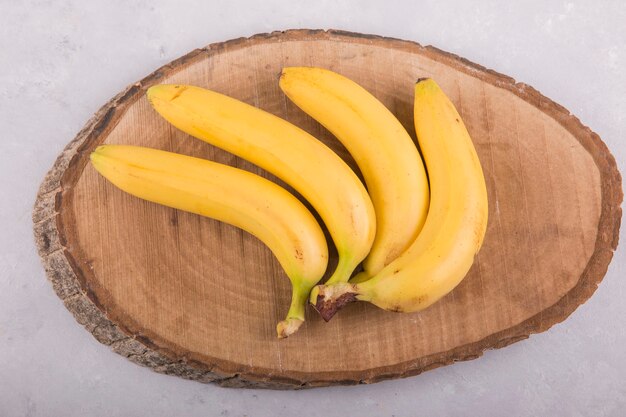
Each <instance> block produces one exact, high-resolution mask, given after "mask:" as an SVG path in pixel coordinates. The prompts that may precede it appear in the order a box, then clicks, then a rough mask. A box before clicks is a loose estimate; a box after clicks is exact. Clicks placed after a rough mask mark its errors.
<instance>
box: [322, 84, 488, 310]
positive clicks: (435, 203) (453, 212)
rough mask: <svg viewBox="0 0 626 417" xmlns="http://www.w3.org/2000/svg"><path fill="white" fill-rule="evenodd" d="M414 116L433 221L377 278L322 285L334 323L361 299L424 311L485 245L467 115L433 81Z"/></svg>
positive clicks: (483, 195)
mask: <svg viewBox="0 0 626 417" xmlns="http://www.w3.org/2000/svg"><path fill="white" fill-rule="evenodd" d="M414 116H415V129H416V132H417V137H418V140H419V143H420V147H421V149H422V153H423V155H424V159H425V161H426V168H427V170H428V176H429V180H430V190H431V198H430V209H429V212H428V216H427V217H426V223H425V224H424V227H423V229H422V231H421V233H420V234H419V236H418V237H417V239H416V240H415V241H414V242H413V243H412V244H411V246H410V247H409V248H408V249H407V250H406V252H404V253H403V254H402V255H401V256H400V257H399V258H397V259H396V260H395V261H393V262H391V263H390V264H389V265H387V266H386V267H385V268H384V269H383V270H382V271H380V272H379V273H378V274H376V275H375V276H374V277H372V278H370V279H369V280H367V281H365V282H362V283H358V284H351V283H344V284H336V285H331V286H317V287H315V288H314V289H313V291H312V292H311V298H312V299H316V300H317V303H318V306H317V308H318V310H320V312H321V313H322V316H323V317H324V318H325V319H326V320H328V319H330V317H332V315H333V314H334V313H335V312H336V311H337V309H338V308H340V307H341V306H342V305H343V304H345V303H347V302H349V301H354V300H363V301H369V302H371V303H373V304H375V305H377V306H378V307H381V308H383V309H386V310H391V311H400V312H411V311H418V310H422V309H424V308H426V307H428V306H430V305H431V304H433V303H434V302H436V301H437V300H439V299H440V298H441V297H443V296H444V295H446V294H447V293H448V292H450V291H452V289H453V288H454V287H456V286H457V285H458V284H459V282H461V280H462V279H463V278H464V277H465V275H466V274H467V272H468V270H469V269H470V267H471V266H472V263H473V261H474V256H475V255H476V253H477V252H478V250H479V249H480V246H481V245H482V242H483V238H484V235H485V231H486V227H487V215H488V210H487V189H486V186H485V179H484V177H483V172H482V169H481V166H480V161H479V160H478V156H477V155H476V150H475V149H474V145H473V143H472V140H471V138H470V136H469V134H468V133H467V130H466V128H465V125H464V124H463V122H462V121H461V117H460V116H459V114H458V113H457V111H456V109H455V108H454V105H453V104H452V102H451V101H450V100H449V99H448V98H447V97H446V95H445V94H444V93H443V91H441V89H440V88H439V86H438V85H437V84H436V83H435V82H434V81H433V80H431V79H423V80H419V81H418V82H417V84H416V85H415V108H414Z"/></svg>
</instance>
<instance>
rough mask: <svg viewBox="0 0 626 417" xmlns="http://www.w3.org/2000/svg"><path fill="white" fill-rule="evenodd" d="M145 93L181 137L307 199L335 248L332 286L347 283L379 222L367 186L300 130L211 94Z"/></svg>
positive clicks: (166, 88) (161, 88)
mask: <svg viewBox="0 0 626 417" xmlns="http://www.w3.org/2000/svg"><path fill="white" fill-rule="evenodd" d="M147 94H148V99H149V100H150V102H151V103H152V106H153V107H154V108H155V109H156V111H157V112H158V113H159V114H160V115H161V116H163V117H164V118H165V119H166V120H167V121H169V122H170V123H172V124H173V125H174V126H176V127H177V128H179V129H180V130H182V131H184V132H186V133H188V134H190V135H192V136H195V137H196V138H198V139H201V140H203V141H205V142H208V143H210V144H212V145H215V146H217V147H220V148H222V149H224V150H226V151H228V152H231V153H233V154H235V155H237V156H240V157H241V158H244V159H246V160H248V161H250V162H252V163H253V164H255V165H258V166H259V167H261V168H263V169H265V170H266V171H268V172H271V173H272V174H274V175H276V176H277V177H278V178H280V179H282V180H283V181H285V182H286V183H287V184H289V185H291V186H292V187H293V188H294V189H295V190H296V191H297V192H299V193H300V194H301V195H302V196H303V197H304V198H305V199H307V200H308V201H309V202H310V203H311V205H312V206H313V208H315V210H316V211H317V212H318V214H319V215H320V217H321V218H322V220H323V222H324V223H325V224H326V227H327V228H328V231H329V232H330V235H331V237H332V240H333V242H334V243H335V246H336V247H337V252H338V255H339V261H338V265H337V268H336V269H335V271H334V273H333V275H332V276H331V278H330V279H331V280H333V281H347V280H348V279H349V278H350V275H351V274H352V272H353V271H354V269H355V268H356V267H357V265H358V264H359V263H360V262H361V261H362V260H363V259H364V258H365V257H366V256H367V254H368V252H369V250H370V248H371V246H372V242H373V240H374V235H375V232H376V219H375V215H374V208H373V206H372V201H371V200H370V198H369V196H368V194H367V191H366V190H365V187H364V186H363V184H361V181H360V180H359V178H358V177H357V176H356V174H355V173H354V172H353V171H352V170H351V169H350V167H349V166H348V165H347V164H346V163H345V162H344V161H342V160H341V158H339V156H337V154H335V153H334V152H333V151H332V150H331V149H330V148H328V147H327V146H326V145H324V144H323V143H322V142H320V141H319V140H317V139H315V138H314V137H313V136H311V135H310V134H308V133H306V132H305V131H304V130H302V129H300V128H298V127H297V126H294V125H293V124H291V123H289V122H287V121H285V120H283V119H281V118H279V117H276V116H274V115H272V114H270V113H267V112H265V111H263V110H261V109H258V108H256V107H253V106H250V105H248V104H246V103H243V102H241V101H239V100H236V99H234V98H231V97H228V96H225V95H223V94H219V93H216V92H214V91H210V90H205V89H203V88H199V87H193V86H185V85H157V86H154V87H151V88H150V89H149V90H148V93H147Z"/></svg>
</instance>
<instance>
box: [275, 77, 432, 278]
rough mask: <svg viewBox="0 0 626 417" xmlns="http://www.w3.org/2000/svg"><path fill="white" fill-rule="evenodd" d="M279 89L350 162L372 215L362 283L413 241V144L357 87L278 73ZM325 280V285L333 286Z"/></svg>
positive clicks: (416, 191) (419, 191) (417, 168)
mask: <svg viewBox="0 0 626 417" xmlns="http://www.w3.org/2000/svg"><path fill="white" fill-rule="evenodd" d="M280 88H281V89H282V90H283V92H284V93H285V94H286V95H287V97H289V98H290V99H291V101H293V102H294V103H295V104H296V105H297V106H298V107H300V108H301V109H302V110H303V111H304V112H305V113H307V114H309V115H310V116H311V117H313V118H314V119H315V120H317V121H318V122H320V123H321V124H322V125H323V126H324V127H326V128H327V129H328V130H329V131H330V132H331V133H332V134H333V135H335V136H336V137H337V139H339V141H340V142H341V143H343V145H344V146H345V147H346V148H347V149H348V151H349V152H350V154H352V156H353V157H354V160H355V161H356V163H357V165H358V166H359V169H360V170H361V173H362V174H363V177H364V179H365V183H366V184H367V189H368V192H369V194H370V197H371V198H372V203H373V204H374V210H375V212H376V238H375V239H374V243H373V245H372V249H371V251H370V253H369V255H367V257H366V258H365V260H364V261H363V269H364V272H362V273H361V274H358V275H357V276H356V277H355V278H353V279H352V280H351V282H359V281H364V280H366V279H367V278H369V277H371V276H373V275H375V274H376V273H377V272H379V271H380V270H381V269H383V267H385V266H386V265H388V264H389V263H390V262H391V261H393V260H394V259H396V258H397V257H398V256H400V254H401V253H402V252H404V251H405V250H406V249H407V248H408V247H409V245H410V244H411V243H412V242H413V241H414V240H415V238H416V237H417V235H418V233H419V232H420V230H421V229H422V226H423V225H424V221H425V220H426V214H427V212H428V198H429V195H428V179H427V177H426V171H425V170H424V165H423V163H422V158H421V157H420V154H419V152H418V150H417V148H416V146H415V144H414V143H413V140H412V139H411V137H410V136H409V134H408V133H407V131H406V130H405V129H404V127H403V126H402V124H401V123H400V122H399V121H398V119H396V117H395V116H394V115H393V114H392V113H391V112H390V111H389V110H388V109H387V108H386V107H385V106H384V105H383V104H382V103H381V102H380V101H378V100H377V99H376V97H374V96H373V95H372V94H370V93H369V92H368V91H367V90H365V89H364V88H363V87H361V86H360V85H358V84H357V83H355V82H354V81H352V80H350V79H348V78H346V77H344V76H342V75H339V74H337V73H335V72H332V71H329V70H325V69H322V68H311V67H291V68H283V71H282V74H281V76H280ZM334 282H335V281H334V280H329V281H327V282H326V284H332V283H334Z"/></svg>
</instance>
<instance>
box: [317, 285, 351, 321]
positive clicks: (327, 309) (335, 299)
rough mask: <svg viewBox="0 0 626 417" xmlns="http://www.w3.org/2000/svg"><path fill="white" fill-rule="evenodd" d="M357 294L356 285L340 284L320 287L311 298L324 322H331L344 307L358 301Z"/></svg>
mask: <svg viewBox="0 0 626 417" xmlns="http://www.w3.org/2000/svg"><path fill="white" fill-rule="evenodd" d="M357 294H358V287H357V286H356V285H355V284H350V283H339V284H333V285H318V286H317V287H315V288H314V289H313V291H312V292H311V298H312V304H313V307H314V308H315V310H317V312H318V313H319V314H320V316H322V318H323V319H324V321H329V320H330V319H331V318H333V316H334V315H335V314H336V313H337V311H339V310H341V309H342V308H343V306H345V305H346V304H349V303H351V302H353V301H357ZM313 298H314V300H313ZM313 301H314V302H313Z"/></svg>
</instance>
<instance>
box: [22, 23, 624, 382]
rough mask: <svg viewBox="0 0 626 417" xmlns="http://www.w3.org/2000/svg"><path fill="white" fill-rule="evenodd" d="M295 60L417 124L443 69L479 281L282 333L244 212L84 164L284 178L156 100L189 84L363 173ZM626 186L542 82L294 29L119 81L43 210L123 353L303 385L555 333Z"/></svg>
mask: <svg viewBox="0 0 626 417" xmlns="http://www.w3.org/2000/svg"><path fill="white" fill-rule="evenodd" d="M287 65H316V66H321V67H325V68H329V69H332V70H335V71H337V72H340V73H342V74H344V75H346V76H348V77H350V78H352V79H354V80H355V81H357V82H359V83H360V84H361V85H363V86H364V87H365V88H367V89H368V90H369V91H371V92H372V93H373V94H374V95H376V96H377V97H378V98H379V99H380V100H381V101H382V102H383V103H384V104H385V105H387V106H388V107H389V108H390V109H391V110H392V111H393V112H394V113H395V114H396V115H397V116H398V118H399V119H400V121H401V122H402V123H403V125H404V126H405V127H406V128H407V130H408V131H409V132H410V133H411V135H412V136H414V129H413V127H412V92H413V83H414V81H415V80H416V79H417V78H419V77H425V76H428V77H433V78H435V80H436V81H437V82H438V83H439V84H440V85H441V86H442V88H443V89H444V91H445V92H446V93H447V94H448V95H449V96H450V97H451V99H452V100H453V102H454V103H455V105H456V106H457V108H458V109H459V111H460V113H461V115H462V116H463V118H464V120H465V122H466V124H467V127H468V129H469V131H470V134H471V135H472V138H473V140H474V142H475V145H476V148H477V151H478V154H479V157H480V160H481V162H482V165H483V169H484V172H485V176H486V179H487V185H488V194H489V201H490V206H489V210H490V213H489V215H490V222H489V225H488V230H487V235H486V239H485V243H484V246H483V248H482V249H481V251H480V253H479V255H478V256H477V258H476V262H475V264H474V266H473V267H472V269H471V271H470V273H469V274H468V276H467V277H466V278H465V280H464V281H463V282H462V283H461V285H459V286H458V287H457V288H456V289H455V290H454V291H453V292H452V293H451V294H449V295H448V296H447V297H445V298H444V299H442V300H441V301H440V302H438V303H437V304H435V305H433V306H432V307H431V308H429V309H427V310H425V311H423V312H420V313H414V314H394V313H389V312H384V311H381V310H378V309H376V308H375V307H373V306H370V305H367V304H362V303H356V304H354V305H350V306H348V307H346V308H345V309H344V310H342V311H341V313H340V314H338V315H337V316H336V317H335V318H334V319H333V320H332V321H331V322H329V323H323V322H322V321H321V320H320V319H319V318H318V317H317V316H316V315H315V313H314V312H312V310H311V311H309V312H308V319H307V323H306V324H305V326H304V327H303V328H302V329H301V330H300V332H299V333H297V334H296V335H294V336H293V337H290V338H288V339H286V340H277V339H276V337H275V330H274V326H275V324H276V322H277V321H278V320H279V319H280V318H281V317H282V315H283V314H284V312H285V311H286V309H287V307H288V305H289V297H290V292H289V281H288V280H287V278H286V277H285V275H284V273H283V272H282V270H281V269H280V266H279V265H278V263H277V261H276V260H275V258H274V257H273V255H272V254H271V252H270V251H269V250H268V249H267V248H265V247H264V246H263V245H262V244H261V243H260V242H259V241H258V240H256V239H255V238H254V237H252V236H250V235H248V234H246V233H244V232H242V231H240V230H238V229H235V228H233V227H231V226H227V225H224V224H221V223H219V222H216V221H213V220H210V219H206V218H201V217H199V216H196V215H191V214H188V213H183V212H179V211H176V210H173V209H169V208H165V207H161V206H157V205H154V204H151V203H147V202H144V201H140V200H138V199H135V198H133V197H131V196H129V195H126V194H124V193H122V192H121V191H119V190H117V189H116V188H114V187H113V186H111V185H110V184H109V183H107V182H106V181H105V180H104V179H102V178H101V177H100V176H98V175H97V174H96V172H95V171H94V170H93V168H92V167H91V166H90V165H88V164H87V162H88V155H89V153H90V152H91V151H92V150H93V149H94V147H95V146H97V145H99V144H101V143H123V144H134V145H142V146H149V147H155V148H159V149H165V150H169V151H174V152H179V153H183V154H188V155H193V156H199V157H204V158H208V159H212V160H215V161H219V162H222V163H226V164H230V165H234V166H237V167H240V168H244V169H247V170H250V171H252V172H255V173H259V174H260V175H263V176H265V177H266V178H270V179H272V180H276V179H275V178H274V177H273V176H271V175H269V174H267V173H265V172H263V171H261V170H260V169H258V168H256V167H255V166H253V165H251V164H249V163H247V162H245V161H243V160H241V159H239V158H237V157H234V156H233V155H230V154H228V153H226V152H223V151H221V150H219V149H216V148H214V147H211V146H210V145H207V144H205V143H203V142H201V141H199V140H196V139H193V138H191V137H189V136H187V135H185V134H183V133H181V132H179V131H177V130H176V129H174V128H172V127H171V126H169V125H168V124H167V123H166V122H165V121H164V120H162V119H161V118H160V117H159V116H158V115H157V114H156V113H155V112H154V111H153V110H152V109H151V108H150V106H149V103H148V102H147V100H146V98H145V94H144V93H145V91H146V89H147V88H148V87H150V86H151V85H154V84H157V83H188V84H194V85H199V86H202V87H207V88H211V89H214V90H216V91H219V92H222V93H225V94H228V95H230V96H233V97H235V98H238V99H240V100H243V101H245V102H247V103H250V104H253V105H255V106H258V107H260V108H262V109H265V110H267V111H270V112H272V113H274V114H277V115H279V116H281V117H284V118H286V119H287V120H289V121H291V122H293V123H295V124H297V125H299V126H301V127H303V128H304V129H306V130H307V131H309V132H311V133H312V134H313V135H315V136H317V137H318V138H320V139H321V140H322V141H324V142H325V143H326V144H328V145H329V146H330V147H331V148H332V149H334V150H335V151H336V152H337V153H338V154H339V155H340V156H342V157H343V158H345V159H346V161H347V162H348V163H349V164H351V166H353V167H354V168H355V169H356V167H355V165H354V162H353V161H352V159H351V158H350V157H349V155H347V153H346V151H345V149H344V148H343V147H342V146H341V145H340V144H339V143H338V141H336V140H335V139H334V138H333V137H332V136H331V135H330V134H329V133H328V132H327V131H325V130H324V129H323V128H321V127H320V126H319V125H318V124H317V123H316V122H315V121H313V120H312V119H310V118H309V117H308V116H306V115H305V114H303V113H302V112H301V111H299V110H298V109H297V108H296V107H295V106H294V105H293V104H291V103H290V102H289V101H288V100H287V99H286V98H285V96H284V95H283V94H282V93H281V91H280V89H279V88H278V74H279V72H280V69H281V68H282V67H283V66H287ZM278 182H279V183H280V181H278ZM281 184H282V183H281ZM621 201H622V189H621V177H620V174H619V172H618V171H617V168H616V165H615V160H614V159H613V157H612V155H611V154H610V152H609V151H608V149H607V148H606V146H605V145H604V143H603V142H602V141H601V140H600V138H599V137H598V136H597V135H596V134H594V133H593V132H592V131H591V130H589V128H587V127H585V126H583V125H582V124H581V123H580V122H579V120H578V119H577V118H575V117H574V116H572V115H571V114H570V113H569V112H568V111H567V110H566V109H564V108H562V107H561V106H559V105H558V104H556V103H554V102H552V101H551V100H549V99H547V98H546V97H544V96H542V95H541V94H540V93H539V92H537V91H536V90H534V89H533V88H531V87H529V86H527V85H525V84H521V83H516V82H515V81H514V80H513V79H511V78H509V77H506V76H504V75H501V74H498V73H495V72H493V71H491V70H487V69H485V68H483V67H480V66H478V65H476V64H473V63H471V62H468V61H466V60H464V59H462V58H460V57H457V56H454V55H451V54H449V53H446V52H443V51H440V50H437V49H436V48H433V47H423V46H420V45H418V44H416V43H413V42H406V41H401V40H396V39H389V38H382V37H378V36H370V35H360V34H354V33H346V32H339V31H310V30H294V31H286V32H277V33H271V34H262V35H257V36H253V37H251V38H246V39H243V38H242V39H236V40H233V41H228V42H224V43H219V44H214V45H209V46H208V47H206V48H202V49H198V50H195V51H193V52H191V53H189V54H188V55H185V56H184V57H182V58H180V59H178V60H176V61H174V62H172V63H170V64H168V65H166V66H164V67H162V68H160V69H159V70H157V71H155V72H154V73H153V74H151V75H149V76H148V77H146V78H145V79H143V80H141V81H140V82H138V83H136V84H134V85H132V86H130V87H128V88H127V89H126V90H125V91H123V92H121V93H120V94H118V95H117V96H116V97H114V98H113V99H112V100H111V101H110V102H109V103H107V104H106V105H105V106H103V107H102V109H100V111H99V112H98V113H97V114H96V115H95V116H94V117H93V118H92V119H91V120H90V121H89V122H88V123H87V125H86V126H85V128H84V129H83V130H82V131H81V132H79V134H78V135H77V137H76V138H75V139H74V140H73V141H72V142H70V143H69V144H68V146H67V148H66V149H65V150H64V151H63V153H62V154H61V155H60V156H59V158H58V160H57V161H56V163H55V165H54V167H53V168H52V169H51V171H50V172H49V174H48V176H47V177H46V179H45V180H44V182H43V184H42V186H41V189H40V191H39V195H38V198H37V203H36V205H35V211H34V214H33V221H34V223H35V226H34V228H35V237H36V241H37V245H38V247H39V251H40V255H41V257H42V259H43V263H44V267H45V269H46V272H47V274H48V277H49V278H50V280H51V281H52V284H53V287H54V289H55V291H56V292H57V294H58V295H59V297H60V298H61V299H62V300H63V302H64V303H65V305H66V307H67V308H68V309H69V310H70V311H72V313H73V314H74V315H75V316H76V318H77V320H78V321H79V323H81V324H82V325H84V326H85V327H86V328H87V329H88V330H89V331H90V332H92V333H93V335H94V336H95V337H96V338H97V339H98V340H99V341H100V342H102V343H105V344H107V345H109V346H111V348H112V349H113V350H114V351H115V352H117V353H120V354H122V355H124V356H126V357H128V358H129V359H130V360H132V361H134V362H136V363H139V364H142V365H145V366H149V367H151V368H153V369H154V370H155V371H158V372H163V373H167V374H173V375H178V376H181V377H184V378H189V379H195V380H199V381H203V382H208V381H214V382H217V383H219V384H221V385H225V386H254V387H271V388H300V387H312V386H321V385H332V384H356V383H370V382H376V381H379V380H382V379H387V378H396V377H404V376H409V375H415V374H418V373H420V372H423V371H425V370H428V369H432V368H435V367H437V366H441V365H446V364H450V363H452V362H454V361H458V360H468V359H474V358H476V357H479V356H480V355H481V354H482V352H483V351H484V350H485V349H490V348H499V347H503V346H506V345H508V344H510V343H513V342H515V341H518V340H521V339H524V338H527V337H528V335H530V334H532V333H537V332H541V331H545V330H547V329H548V328H549V327H551V326H552V325H554V324H555V323H558V322H560V321H562V320H564V319H565V318H566V317H567V316H569V315H570V314H571V313H572V312H573V311H574V309H575V308H576V307H577V306H578V305H580V304H581V303H583V302H584V301H585V300H587V299H588V298H589V297H590V296H591V294H592V293H593V291H594V290H595V288H596V286H597V285H598V283H599V282H600V281H601V279H602V277H603V276H604V274H605V272H606V269H607V266H608V264H609V262H610V260H611V257H612V255H613V251H614V250H615V248H616V246H617V239H618V235H619V225H620V218H621V209H620V204H621Z"/></svg>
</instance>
